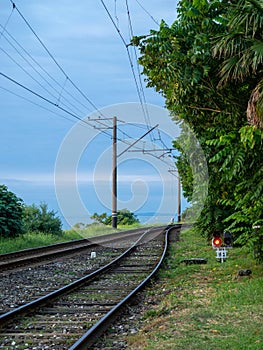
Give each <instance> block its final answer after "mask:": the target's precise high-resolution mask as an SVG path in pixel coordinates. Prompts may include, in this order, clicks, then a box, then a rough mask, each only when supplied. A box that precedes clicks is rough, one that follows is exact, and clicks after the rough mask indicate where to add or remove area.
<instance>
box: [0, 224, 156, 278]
mask: <svg viewBox="0 0 263 350" xmlns="http://www.w3.org/2000/svg"><path fill="white" fill-rule="evenodd" d="M161 227H162V226H161ZM155 228H156V229H157V228H159V227H155ZM141 231H142V228H139V229H133V230H127V231H121V232H117V233H116V232H115V233H111V234H106V235H100V236H97V237H90V238H88V239H80V240H73V241H70V242H62V243H56V244H52V245H49V246H43V247H38V248H31V249H24V250H21V251H17V252H12V253H7V254H0V269H1V270H3V271H4V270H7V269H10V268H13V267H22V266H25V265H28V264H30V263H32V264H33V263H36V262H40V261H43V260H45V259H47V260H48V259H51V258H52V259H55V258H58V257H60V256H64V255H65V254H67V255H70V254H75V253H77V252H81V251H82V250H85V249H88V248H92V247H94V246H96V245H98V244H102V243H103V244H108V243H114V242H116V241H118V240H119V239H120V238H121V237H122V236H123V238H125V239H128V238H132V237H134V236H135V237H136V236H137V235H138V234H139V233H140V232H141ZM125 236H126V237H125ZM1 272H2V271H1Z"/></svg>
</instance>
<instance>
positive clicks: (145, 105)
mask: <svg viewBox="0 0 263 350" xmlns="http://www.w3.org/2000/svg"><path fill="white" fill-rule="evenodd" d="M125 2H126V10H127V15H128V24H129V30H130V40H131V39H132V38H133V36H134V31H133V25H132V20H131V16H130V9H129V4H128V0H126V1H125ZM133 50H134V55H135V62H136V67H137V74H138V80H139V86H140V93H141V95H142V102H143V103H142V104H141V107H142V109H143V113H144V118H145V121H146V125H147V127H148V128H149V125H150V124H151V121H150V116H149V111H148V108H147V103H146V98H145V94H144V90H143V84H142V79H141V72H140V68H139V64H138V55H137V51H136V48H135V46H133ZM153 134H154V131H153ZM150 137H151V139H153V138H152V134H150Z"/></svg>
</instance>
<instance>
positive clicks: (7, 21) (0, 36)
mask: <svg viewBox="0 0 263 350" xmlns="http://www.w3.org/2000/svg"><path fill="white" fill-rule="evenodd" d="M14 9H15V8H14V6H13V8H12V11H11V13H10V15H9V16H8V18H7V20H6V22H5V24H4V26H3V30H2V32H1V34H0V39H1V38H2V35H3V33H4V31H5V29H6V27H7V25H8V23H9V21H10V18H11V17H12V14H13V13H14Z"/></svg>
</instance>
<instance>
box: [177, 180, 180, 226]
mask: <svg viewBox="0 0 263 350" xmlns="http://www.w3.org/2000/svg"><path fill="white" fill-rule="evenodd" d="M177 207H178V210H177V211H178V219H177V220H178V222H180V221H181V181H180V176H179V174H178V204H177Z"/></svg>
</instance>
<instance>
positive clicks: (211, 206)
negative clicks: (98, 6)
mask: <svg viewBox="0 0 263 350" xmlns="http://www.w3.org/2000/svg"><path fill="white" fill-rule="evenodd" d="M262 27H263V6H262V1H258V0H237V1H232V2H230V3H229V2H227V1H225V0H221V1H206V0H190V1H189V0H182V1H180V2H179V4H178V18H177V20H176V21H175V22H174V23H173V24H172V25H171V26H170V27H169V26H168V25H167V24H165V22H162V23H161V24H160V28H159V30H158V31H151V32H150V35H148V36H143V37H138V38H137V40H135V39H134V40H133V43H134V44H137V45H138V46H139V49H140V52H141V57H140V58H139V62H140V64H141V65H142V66H143V73H144V74H145V75H146V77H147V84H148V86H149V87H154V88H155V89H156V91H158V92H160V93H161V94H162V95H163V96H164V97H165V100H166V106H167V108H168V109H169V110H170V111H171V114H172V115H173V116H174V119H175V120H177V122H179V123H180V121H181V120H183V121H184V122H186V123H187V125H188V126H189V127H190V128H191V130H192V131H194V133H195V135H196V137H197V138H198V140H199V142H200V145H201V147H202V149H203V151H204V153H205V156H206V159H207V164H208V171H209V189H208V196H207V198H206V203H205V206H204V209H203V211H202V214H201V215H200V217H199V219H198V221H197V223H196V225H197V227H198V228H199V229H200V231H201V232H202V233H203V234H204V235H205V236H206V237H207V238H208V239H210V237H211V236H212V235H213V234H214V233H215V232H217V231H219V232H220V231H223V230H224V229H231V230H232V231H233V233H234V236H235V239H236V242H237V243H239V244H248V245H250V246H251V247H253V249H254V250H255V249H256V250H257V252H259V253H258V255H257V258H258V259H259V260H260V259H262V260H263V253H262V251H263V240H262V239H261V233H260V232H261V231H260V232H258V233H256V234H255V232H254V231H253V228H252V227H253V225H254V223H255V222H257V221H258V220H262V219H263V203H262V197H263V176H262V175H263V169H262V167H263V165H262V154H263V131H262V129H263V117H262V115H263V114H262V110H263V107H262V106H263V94H262V91H263V90H262V89H263V68H262V63H263V37H262ZM248 124H249V125H248ZM183 125H185V124H183ZM174 147H175V148H177V150H178V151H179V152H180V155H179V156H178V157H177V158H176V160H175V162H176V165H177V167H178V171H179V174H180V177H181V182H182V186H183V193H184V195H185V196H186V197H187V199H188V200H189V201H191V200H192V190H193V182H194V181H195V179H193V171H192V169H193V166H195V163H197V162H198V159H197V160H196V158H197V157H196V152H195V150H194V149H193V145H192V143H191V141H190V140H189V137H188V134H187V130H186V129H185V128H184V127H182V132H181V135H180V136H179V138H178V139H177V140H175V141H174ZM200 171H202V170H201V169H200ZM198 186H199V187H200V190H201V187H202V184H201V183H200V184H199V185H198ZM192 205H196V203H192ZM255 247H256V248H255Z"/></svg>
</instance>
